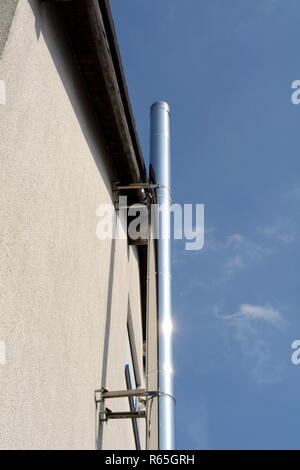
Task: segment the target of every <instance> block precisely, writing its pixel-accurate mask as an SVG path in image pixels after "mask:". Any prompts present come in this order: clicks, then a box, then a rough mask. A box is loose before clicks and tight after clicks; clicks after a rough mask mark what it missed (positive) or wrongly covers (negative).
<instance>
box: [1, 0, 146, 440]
mask: <svg viewBox="0 0 300 470" xmlns="http://www.w3.org/2000/svg"><path fill="white" fill-rule="evenodd" d="M53 8H54V7H53V5H51V4H50V2H39V1H37V0H30V1H27V0H26V1H23V0H22V1H21V2H19V4H18V7H17V9H16V14H15V18H14V20H13V24H12V28H11V30H10V34H9V37H8V41H7V43H6V46H5V49H4V54H3V57H2V59H1V61H0V79H1V80H4V81H5V84H6V94H7V104H6V105H0V135H1V140H0V187H1V192H0V212H1V224H0V341H2V342H3V343H4V344H5V346H6V363H5V364H3V365H1V364H0V382H1V393H0V422H1V427H0V448H4V449H12V448H18V449H32V448H34V449H57V448H60V449H93V448H95V447H99V446H100V444H101V445H102V446H104V447H113V448H118V449H121V448H132V447H133V446H134V442H133V435H132V426H131V422H130V421H126V422H123V423H121V424H119V423H115V424H114V425H111V424H110V423H109V424H108V425H107V426H106V427H105V429H104V430H103V429H102V430H101V432H102V435H101V436H100V434H99V429H98V419H97V417H96V414H95V411H96V409H95V402H94V390H95V389H97V388H99V387H100V386H101V385H103V383H102V381H103V380H104V381H105V383H106V384H107V385H108V386H109V387H116V388H117V389H120V388H123V387H124V386H125V379H124V349H125V344H126V321H127V304H128V295H129V290H130V296H131V297H132V304H133V305H134V309H136V311H135V313H134V315H135V318H136V322H137V324H136V326H135V328H136V329H137V335H139V334H140V332H139V329H140V326H139V321H140V305H139V299H138V298H135V297H136V296H138V295H139V290H138V285H139V284H138V273H137V268H138V267H137V262H136V259H134V258H133V260H132V262H128V249H127V241H126V240H120V241H110V240H104V241H100V240H98V239H97V237H96V225H97V222H98V220H97V217H96V209H97V207H98V205H99V204H100V203H107V202H110V201H111V189H110V181H111V171H110V168H109V167H108V165H107V163H108V162H109V158H108V155H107V152H106V148H105V143H104V142H103V139H102V137H101V135H100V133H99V128H98V125H97V123H96V122H95V119H94V115H93V113H92V111H91V108H90V105H89V101H88V100H87V98H86V95H85V88H84V86H83V85H82V83H81V81H80V77H79V74H78V71H77V68H76V65H75V64H74V59H73V55H72V53H71V52H70V51H69V46H68V41H67V40H66V38H65V36H64V33H63V29H62V27H61V25H60V23H59V21H58V20H57V17H56V14H55V10H54V9H53ZM132 279H134V280H132ZM133 282H134V283H135V284H136V285H135V288H134V289H133V288H130V287H129V285H130V283H133ZM138 348H139V354H140V355H141V354H142V351H141V349H140V348H141V344H140V343H139V344H138ZM107 360H108V362H107ZM124 404H126V405H127V401H126V403H124ZM111 426H114V429H113V432H111V429H112V427H111ZM100 441H101V442H100Z"/></svg>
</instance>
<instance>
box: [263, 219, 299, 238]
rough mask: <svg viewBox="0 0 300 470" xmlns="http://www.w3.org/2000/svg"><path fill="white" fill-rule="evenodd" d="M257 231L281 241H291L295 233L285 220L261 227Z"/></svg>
mask: <svg viewBox="0 0 300 470" xmlns="http://www.w3.org/2000/svg"><path fill="white" fill-rule="evenodd" d="M259 232H260V233H261V234H262V235H264V236H265V237H268V238H273V239H275V240H279V241H281V242H283V243H287V244H288V243H292V242H293V241H294V240H295V235H294V233H293V232H292V229H291V224H290V223H289V222H287V221H283V220H282V221H278V222H276V223H275V224H273V225H270V226H266V227H262V228H260V229H259Z"/></svg>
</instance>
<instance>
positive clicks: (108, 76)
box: [54, 0, 147, 199]
mask: <svg viewBox="0 0 300 470" xmlns="http://www.w3.org/2000/svg"><path fill="white" fill-rule="evenodd" d="M54 1H55V2H56V4H57V6H58V8H59V10H60V12H61V14H62V17H63V20H64V23H65V26H66V29H67V33H68V36H69V39H70V42H71V46H72V49H73V51H74V53H75V56H76V59H77V62H78V65H79V68H80V72H81V75H82V77H83V80H84V82H85V84H86V87H87V91H88V93H89V95H90V98H91V102H92V106H93V108H94V110H95V113H96V116H97V119H98V122H99V123H100V125H101V129H102V133H103V135H104V138H105V141H106V144H107V148H108V151H109V155H110V158H111V159H112V163H113V167H114V169H115V173H116V178H117V180H118V181H120V182H121V183H122V184H130V183H140V182H146V181H147V172H146V168H145V163H144V159H143V156H142V151H141V147H140V144H139V139H138V136H137V132H136V126H135V121H134V117H133V113H132V108H131V104H130V99H129V94H128V90H127V86H126V81H125V76H124V71H123V67H122V63H121V58H120V51H119V46H118V42H117V38H116V32H115V27H114V23H113V19H112V14H111V10H110V6H109V2H108V0H54ZM135 197H136V198H137V199H141V198H142V197H143V194H142V193H141V192H140V191H139V192H137V194H136V195H135Z"/></svg>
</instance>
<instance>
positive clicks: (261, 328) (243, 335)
mask: <svg viewBox="0 0 300 470" xmlns="http://www.w3.org/2000/svg"><path fill="white" fill-rule="evenodd" d="M218 312H219V310H218V309H215V315H216V317H217V318H219V319H222V320H223V321H224V322H225V323H226V324H227V326H228V328H226V329H225V330H224V334H225V337H226V338H227V340H226V344H227V347H228V348H229V351H230V353H231V354H233V355H234V358H235V359H234V360H239V361H241V362H240V363H241V365H243V367H245V368H246V370H247V372H248V374H249V376H251V377H252V379H254V380H255V382H256V383H258V384H272V383H278V382H279V381H281V380H282V377H283V373H284V365H283V363H282V361H280V360H277V361H276V358H275V357H276V347H275V345H276V340H274V341H271V338H272V336H274V335H278V334H279V332H281V329H282V327H283V326H284V325H285V323H286V322H285V319H284V317H283V315H282V313H281V312H280V311H279V310H277V309H275V308H274V307H272V306H271V305H269V304H267V305H265V306H262V305H251V304H247V303H244V304H241V305H240V306H239V307H238V309H237V311H236V312H235V313H233V314H230V315H220V314H219V313H218ZM266 327H268V328H269V331H268V332H267V330H266ZM270 328H271V330H270ZM234 345H238V347H239V349H240V351H241V356H240V357H238V356H237V355H236V350H235V348H234V349H232V346H234Z"/></svg>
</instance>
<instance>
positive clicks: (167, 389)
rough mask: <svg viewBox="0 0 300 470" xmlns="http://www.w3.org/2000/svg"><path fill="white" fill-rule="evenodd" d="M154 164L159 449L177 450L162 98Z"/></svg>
mask: <svg viewBox="0 0 300 470" xmlns="http://www.w3.org/2000/svg"><path fill="white" fill-rule="evenodd" d="M150 163H151V166H152V172H153V173H154V176H155V182H156V184H158V185H160V186H161V187H159V188H158V189H157V193H156V195H157V204H158V205H159V208H160V211H159V213H157V214H156V217H157V220H156V224H157V227H158V233H157V236H158V239H157V288H158V385H159V391H160V393H161V395H160V396H159V398H158V400H159V403H158V405H159V406H158V408H159V411H158V421H159V423H158V432H159V449H160V450H173V449H174V447H175V442H174V441H175V439H174V434H175V433H174V399H173V398H172V397H173V395H174V392H173V374H174V372H173V345H172V342H173V341H172V340H173V322H172V302H171V241H170V211H169V207H170V205H171V178H170V108H169V106H168V104H167V103H165V102H163V101H159V102H157V103H154V104H153V105H152V107H151V130H150Z"/></svg>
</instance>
